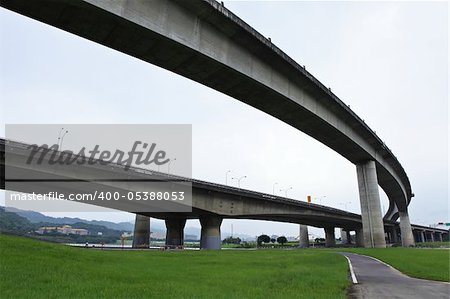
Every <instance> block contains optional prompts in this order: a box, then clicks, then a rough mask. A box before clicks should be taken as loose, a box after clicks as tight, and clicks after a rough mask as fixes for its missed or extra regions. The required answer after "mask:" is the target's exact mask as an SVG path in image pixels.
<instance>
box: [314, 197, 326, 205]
mask: <svg viewBox="0 0 450 299" xmlns="http://www.w3.org/2000/svg"><path fill="white" fill-rule="evenodd" d="M325 197H327V196H326V195H323V196H319V197H314V199H318V200H319V202H320V204H322V198H325Z"/></svg>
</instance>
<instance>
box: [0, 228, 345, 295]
mask: <svg viewBox="0 0 450 299" xmlns="http://www.w3.org/2000/svg"><path fill="white" fill-rule="evenodd" d="M0 273H1V276H0V292H1V298H33V299H36V298H345V297H346V296H345V295H346V288H347V286H348V284H349V281H348V266H347V261H346V260H345V258H344V257H342V256H340V255H337V254H336V253H334V252H331V251H324V250H322V251H321V250H258V251H256V250H248V251H242V250H240V251H230V250H228V251H226V250H225V251H176V252H175V251H172V252H169V251H166V252H160V251H127V250H124V251H121V250H117V251H113V250H110V251H108V250H103V251H102V250H96V249H85V248H71V247H68V246H64V245H59V244H51V243H45V242H42V241H36V240H31V239H26V238H21V237H13V236H7V235H0Z"/></svg>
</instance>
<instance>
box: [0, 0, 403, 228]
mask: <svg viewBox="0 0 450 299" xmlns="http://www.w3.org/2000/svg"><path fill="white" fill-rule="evenodd" d="M0 5H1V6H2V7H4V8H7V9H10V10H12V11H15V12H17V13H20V14H22V15H25V16H28V17H31V18H33V19H36V20H39V21H41V22H44V23H47V24H49V25H52V26H55V27H57V28H60V29H62V30H65V31H68V32H71V33H73V34H76V35H78V36H81V37H83V38H86V39H89V40H91V41H94V42H97V43H100V44H102V45H105V46H107V47H110V48H113V49H116V50H117V51H121V52H123V53H125V54H128V55H131V56H133V57H136V58H138V59H141V60H143V61H146V62H149V63H152V64H155V65H157V66H160V67H162V68H164V69H167V70H169V71H172V72H175V73H177V74H179V75H181V76H184V77H186V78H189V79H191V80H194V81H196V82H199V83H201V84H204V85H206V86H208V87H210V88H213V89H215V90H217V91H219V92H223V93H224V94H227V95H229V96H231V97H233V98H235V99H237V100H239V101H242V102H244V103H247V104H248V105H251V106H253V107H255V108H257V109H259V110H261V111H264V112H266V113H268V114H270V115H272V116H274V117H276V118H278V119H280V120H281V121H283V122H285V123H287V124H289V125H291V126H293V127H295V128H297V129H298V130H300V131H302V132H304V133H306V134H308V135H310V136H311V137H313V138H315V139H316V140H318V141H320V142H322V143H323V144H325V145H326V146H328V147H330V148H331V149H333V150H335V151H336V152H338V153H339V154H341V155H342V156H344V157H345V158H346V159H348V160H349V161H350V162H352V163H354V164H358V163H361V162H364V161H368V160H373V161H375V163H376V166H377V168H376V171H377V176H378V184H379V185H380V186H381V187H382V188H383V190H384V191H385V192H386V194H387V196H388V198H389V200H390V202H391V204H390V205H389V210H388V212H387V215H389V217H391V218H389V219H390V220H396V219H397V218H396V217H398V213H396V212H395V211H396V210H395V209H397V208H398V210H400V211H405V210H406V208H407V205H408V204H409V201H410V199H411V197H412V190H411V185H410V182H409V179H408V176H407V174H406V172H405V170H404V169H403V167H402V165H401V164H400V162H399V161H398V159H397V158H396V157H395V155H394V154H393V153H392V152H391V150H390V149H389V148H388V147H387V146H386V145H385V143H384V142H383V141H382V140H381V139H380V138H379V137H378V136H377V135H376V134H375V132H374V131H373V130H371V129H370V128H369V126H368V125H367V124H366V123H365V122H364V121H363V120H362V119H361V118H360V117H359V116H357V115H356V114H355V113H354V112H353V111H352V110H351V109H350V108H349V107H348V106H347V105H346V104H345V103H343V102H342V101H341V100H340V99H339V98H338V97H337V96H336V95H334V94H333V93H332V92H331V90H330V89H329V88H327V87H326V86H324V85H323V84H322V83H320V82H319V81H318V80H317V79H316V78H315V77H314V76H313V75H312V74H310V73H309V72H308V71H307V70H306V68H305V67H302V66H301V65H299V64H298V63H297V62H295V61H294V60H293V59H291V58H290V57H289V56H288V55H287V54H286V53H284V52H283V51H281V50H280V49H279V48H278V47H276V46H275V45H274V44H273V43H272V42H271V41H270V40H269V39H267V38H266V37H265V36H263V35H261V34H260V33H258V32H257V31H256V30H255V29H253V28H252V27H250V26H249V25H248V24H246V23H245V22H244V21H243V20H241V19H240V18H239V17H237V16H236V15H234V14H233V13H232V12H231V11H229V10H228V9H227V8H225V7H224V6H223V5H221V4H220V3H219V2H216V1H213V0H207V1H200V0H193V1H183V0H166V1H131V0H129V1H126V0H124V1H104V0H86V1H83V0H73V1H54V0H42V1H28V0H1V1H0ZM287 29H289V28H287ZM74 55H76V53H75V54H74ZM74 59H76V57H74ZM394 202H395V205H394V204H393V203H394Z"/></svg>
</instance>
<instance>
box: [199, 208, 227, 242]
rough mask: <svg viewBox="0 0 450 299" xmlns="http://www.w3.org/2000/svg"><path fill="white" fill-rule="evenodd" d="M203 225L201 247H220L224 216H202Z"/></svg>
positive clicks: (201, 222)
mask: <svg viewBox="0 0 450 299" xmlns="http://www.w3.org/2000/svg"><path fill="white" fill-rule="evenodd" d="M200 224H201V226H202V231H201V237H200V249H220V248H221V244H222V240H221V238H220V225H221V224H222V218H221V217H219V216H212V215H208V216H200Z"/></svg>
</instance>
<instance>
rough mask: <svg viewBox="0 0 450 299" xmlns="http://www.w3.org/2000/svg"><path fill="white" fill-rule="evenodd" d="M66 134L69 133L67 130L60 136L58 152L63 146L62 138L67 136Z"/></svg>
mask: <svg viewBox="0 0 450 299" xmlns="http://www.w3.org/2000/svg"><path fill="white" fill-rule="evenodd" d="M63 129H64V128H63ZM67 133H69V131H68V130H66V131H65V132H64V134H63V135H62V136H61V142H60V145H59V150H60V151H62V145H63V141H64V137H65V136H66V135H67Z"/></svg>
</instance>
